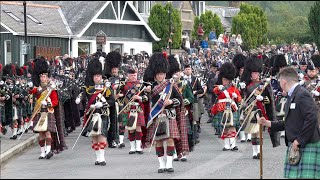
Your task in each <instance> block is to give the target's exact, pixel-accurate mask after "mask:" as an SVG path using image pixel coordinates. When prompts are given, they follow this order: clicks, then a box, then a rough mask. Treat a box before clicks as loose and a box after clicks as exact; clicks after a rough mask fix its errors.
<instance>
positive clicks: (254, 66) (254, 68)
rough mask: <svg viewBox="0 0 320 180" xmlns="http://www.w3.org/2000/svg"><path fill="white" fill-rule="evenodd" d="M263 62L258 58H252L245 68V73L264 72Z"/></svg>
mask: <svg viewBox="0 0 320 180" xmlns="http://www.w3.org/2000/svg"><path fill="white" fill-rule="evenodd" d="M262 66H263V62H262V59H259V58H258V57H257V56H255V55H254V56H251V57H250V58H249V59H248V60H247V63H246V64H245V66H244V69H245V71H249V72H250V73H251V72H260V73H261V72H262Z"/></svg>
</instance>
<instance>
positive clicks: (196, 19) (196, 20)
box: [192, 16, 200, 39]
mask: <svg viewBox="0 0 320 180" xmlns="http://www.w3.org/2000/svg"><path fill="white" fill-rule="evenodd" d="M199 24H200V18H199V16H195V17H194V20H193V30H192V37H193V39H196V38H197V30H198V26H199Z"/></svg>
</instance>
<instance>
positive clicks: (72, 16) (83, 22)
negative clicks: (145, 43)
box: [28, 1, 160, 41]
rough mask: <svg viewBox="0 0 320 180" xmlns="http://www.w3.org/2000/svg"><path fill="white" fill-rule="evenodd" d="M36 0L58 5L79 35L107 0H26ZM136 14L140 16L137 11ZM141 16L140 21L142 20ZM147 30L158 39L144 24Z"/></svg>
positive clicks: (40, 2) (72, 28)
mask: <svg viewBox="0 0 320 180" xmlns="http://www.w3.org/2000/svg"><path fill="white" fill-rule="evenodd" d="M28 2H37V3H38V4H46V5H54V6H60V7H61V9H62V12H63V14H64V15H65V18H66V20H67V22H68V24H69V27H70V29H71V31H72V33H73V35H79V34H81V33H82V30H83V29H85V28H86V27H87V25H88V24H89V23H90V21H91V20H92V19H93V18H94V17H95V15H96V14H97V13H98V12H99V11H100V10H101V8H102V7H103V6H104V5H105V4H106V3H107V2H108V1H28ZM137 15H138V16H141V15H140V14H139V13H137ZM143 20H144V19H143V17H142V21H143ZM145 27H146V29H147V31H148V32H149V33H150V35H151V36H152V37H153V38H154V40H156V41H159V40H160V39H159V38H158V37H157V36H156V35H155V34H154V32H153V31H152V30H151V29H150V27H149V26H148V25H147V24H145Z"/></svg>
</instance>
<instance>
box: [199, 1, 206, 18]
mask: <svg viewBox="0 0 320 180" xmlns="http://www.w3.org/2000/svg"><path fill="white" fill-rule="evenodd" d="M204 8H205V2H204V1H199V16H200V15H201V14H202V13H204V11H205V9H204Z"/></svg>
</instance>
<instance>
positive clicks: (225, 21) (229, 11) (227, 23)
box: [206, 6, 240, 27]
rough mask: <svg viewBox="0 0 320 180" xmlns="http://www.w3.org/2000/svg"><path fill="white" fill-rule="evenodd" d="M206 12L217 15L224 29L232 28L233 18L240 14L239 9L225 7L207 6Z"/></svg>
mask: <svg viewBox="0 0 320 180" xmlns="http://www.w3.org/2000/svg"><path fill="white" fill-rule="evenodd" d="M206 10H208V11H212V12H213V13H215V14H217V15H218V16H219V17H220V19H221V23H222V25H223V27H231V26H232V18H233V17H234V16H236V15H237V14H238V13H239V12H240V9H239V8H234V7H224V6H206Z"/></svg>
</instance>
